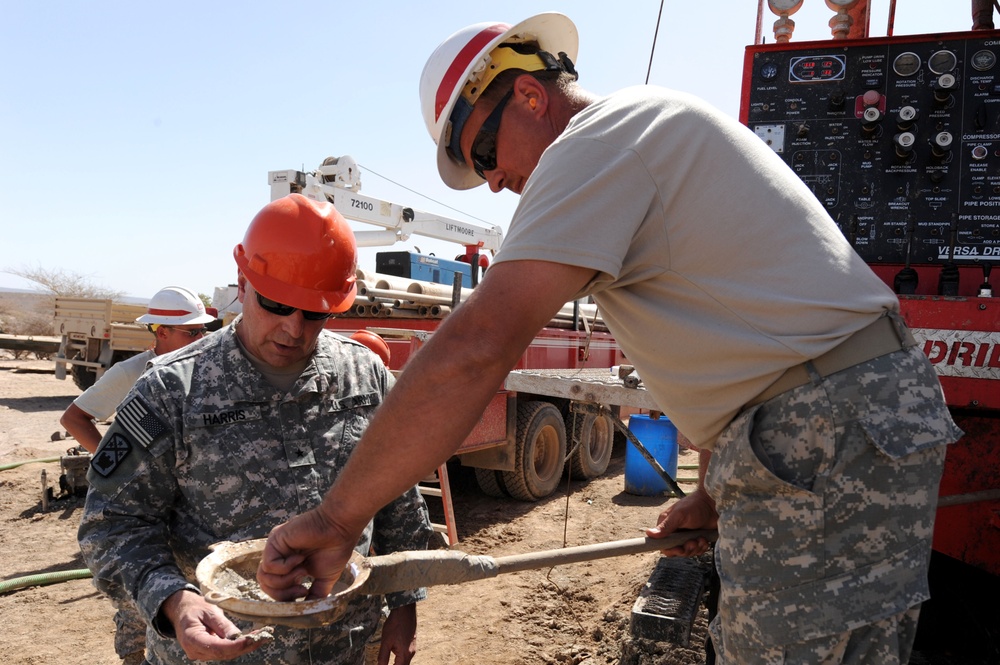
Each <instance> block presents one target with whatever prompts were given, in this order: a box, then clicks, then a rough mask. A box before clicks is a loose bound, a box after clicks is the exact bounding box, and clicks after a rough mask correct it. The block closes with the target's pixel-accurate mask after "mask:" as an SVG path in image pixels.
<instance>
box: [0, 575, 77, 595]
mask: <svg viewBox="0 0 1000 665" xmlns="http://www.w3.org/2000/svg"><path fill="white" fill-rule="evenodd" d="M88 577H91V572H90V571H89V570H87V569H86V568H80V569H78V570H60V571H58V572H55V573H41V574H38V575H27V576H25V577H15V578H14V579H12V580H4V581H3V582H0V596H2V595H3V594H5V593H10V592H11V591H17V590H19V589H24V588H27V587H29V586H42V585H45V584H56V583H58V582H69V581H70V580H83V579H87V578H88Z"/></svg>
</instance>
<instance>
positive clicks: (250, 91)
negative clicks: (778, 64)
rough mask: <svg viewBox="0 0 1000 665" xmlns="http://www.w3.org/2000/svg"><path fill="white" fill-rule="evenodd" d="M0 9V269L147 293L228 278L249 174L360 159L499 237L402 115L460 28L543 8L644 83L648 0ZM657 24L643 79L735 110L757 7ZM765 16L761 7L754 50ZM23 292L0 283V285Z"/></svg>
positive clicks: (252, 182)
mask: <svg viewBox="0 0 1000 665" xmlns="http://www.w3.org/2000/svg"><path fill="white" fill-rule="evenodd" d="M888 5H889V0H872V7H873V15H874V16H873V19H872V27H871V32H872V35H873V36H879V35H884V34H885V31H886V25H887V21H888ZM0 7H2V8H3V14H4V19H3V22H2V24H0V90H2V91H3V92H2V95H0V271H3V270H6V269H8V268H33V267H42V268H45V269H50V270H54V269H63V270H66V271H69V272H72V273H77V274H81V275H85V276H87V277H88V278H89V279H90V280H91V281H92V282H93V283H94V284H97V285H100V286H105V287H108V288H112V289H116V290H121V291H124V292H125V293H126V294H129V295H132V296H137V297H148V296H150V295H152V293H154V292H155V291H156V290H158V289H159V288H161V287H162V286H166V285H169V284H176V285H181V286H185V287H188V288H190V289H193V290H195V291H198V292H202V293H207V294H209V295H211V294H212V291H213V289H214V287H216V286H222V285H225V284H227V283H231V282H233V281H234V280H235V275H236V267H235V263H234V262H233V259H232V249H233V246H234V245H235V244H236V243H237V242H239V241H240V240H241V239H242V237H243V232H244V230H245V228H246V225H247V224H248V222H249V221H250V219H251V218H252V217H253V215H254V214H255V213H256V212H257V210H259V209H260V208H261V207H262V206H263V205H264V204H265V203H267V201H268V199H269V188H268V184H267V172H268V171H270V170H279V169H287V168H305V170H312V169H314V168H315V167H316V166H318V165H319V163H320V162H321V161H322V160H323V159H324V158H325V157H327V156H331V155H335V156H339V155H350V156H352V157H354V159H355V160H357V162H358V163H359V164H360V165H361V168H362V190H361V191H362V193H363V194H366V195H368V196H372V197H376V198H381V199H386V200H389V201H393V202H395V203H400V204H404V205H407V206H410V207H413V208H417V209H420V210H424V211H427V212H433V213H438V214H442V215H446V216H450V217H455V218H461V219H466V220H468V221H475V220H476V219H477V218H478V219H479V220H483V221H485V222H489V223H491V224H499V225H500V226H502V227H503V228H504V229H506V227H507V222H508V220H509V218H510V215H511V213H512V212H513V210H514V206H515V204H516V197H515V196H514V195H512V194H510V193H503V194H491V193H490V192H489V191H488V189H487V188H486V187H481V188H479V189H477V190H474V191H472V192H457V191H453V190H450V189H448V188H447V187H446V186H445V185H444V184H443V183H441V182H440V180H439V178H438V175H437V170H436V168H435V162H434V146H433V143H432V142H431V140H430V138H429V136H428V135H427V132H426V130H425V128H424V125H423V121H422V120H421V116H420V110H419V104H418V100H417V82H418V78H419V75H420V71H421V69H422V68H423V65H424V61H425V60H426V58H427V56H428V55H429V54H430V52H431V51H432V50H433V49H434V48H435V47H436V46H437V44H438V43H440V42H441V41H442V40H443V39H444V38H445V37H447V36H448V35H449V34H451V33H452V32H454V31H456V30H458V29H460V28H462V27H464V26H466V25H468V24H471V23H476V22H480V21H493V20H495V21H505V22H508V23H516V22H518V21H520V20H523V19H524V18H527V17H528V16H531V15H533V14H536V13H538V12H541V11H561V12H563V13H566V14H567V15H569V16H570V18H572V19H573V20H574V21H575V22H576V24H577V27H578V29H579V31H580V39H581V45H580V55H579V57H578V61H577V64H578V65H579V70H580V73H581V78H580V82H581V84H582V85H584V86H585V87H586V88H588V89H589V90H591V91H593V92H596V93H599V94H606V93H610V92H613V91H614V90H616V89H618V88H621V87H624V86H627V85H634V84H641V83H643V82H644V80H645V78H646V71H647V67H648V65H649V58H650V50H651V48H652V44H653V36H654V30H655V27H656V21H657V14H658V12H659V10H660V1H659V0H625V1H624V2H617V3H609V2H607V1H605V0H602V1H597V0H576V1H560V0H550V1H548V2H541V3H540V2H527V1H521V0H510V1H508V2H505V3H502V5H497V6H494V7H492V8H485V9H484V8H483V7H484V5H483V4H482V3H476V2H468V1H467V2H455V1H453V0H437V1H436V2H379V1H377V0H376V1H370V2H367V3H333V2H323V3H292V4H288V3H274V2H261V1H259V0H245V1H242V2H239V3H237V2H214V3H213V2H190V1H188V0H174V1H172V2H163V3H154V2H145V1H142V0H139V1H137V0H121V1H115V2H112V1H109V0H92V1H89V2H84V1H83V0H79V1H75V2H72V1H69V0H56V1H53V2H40V3H36V2H13V0H4V1H3V2H2V3H0ZM715 7H718V9H714V8H715ZM609 8H613V9H611V10H609ZM663 13H664V15H663V19H662V22H661V24H660V33H659V37H658V40H657V44H656V48H655V54H654V58H653V64H652V71H651V75H650V83H654V84H657V85H663V86H667V87H672V88H677V89H680V90H685V91H687V92H691V93H694V94H697V95H699V96H701V97H703V98H705V99H707V100H708V101H710V102H712V103H714V104H715V105H716V106H718V107H719V108H721V109H722V110H723V111H725V112H727V113H729V114H730V115H732V116H734V117H736V116H737V114H738V111H739V100H740V88H741V77H742V63H743V53H744V49H745V47H746V46H747V45H749V44H751V43H752V42H753V39H754V28H755V21H756V14H757V2H756V0H717V2H710V1H707V0H706V1H704V2H691V1H690V0H684V1H680V0H672V1H671V0H668V1H667V2H666V3H665V7H664V10H663ZM831 15H832V14H831V12H830V10H828V9H827V8H826V6H825V3H824V2H823V0H805V2H804V4H803V7H802V9H801V10H800V11H799V12H798V13H797V14H796V15H795V16H794V17H793V18H794V19H795V21H796V24H797V27H796V32H795V38H794V39H795V41H805V40H807V39H827V38H829V28H828V27H827V21H828V20H829V18H830V16H831ZM774 19H775V17H774V16H773V15H772V14H770V13H769V12H767V11H766V9H765V16H764V25H765V30H764V34H765V35H766V36H767V41H769V42H770V41H773V40H772V39H771V32H770V26H771V24H772V23H773V21H774ZM971 23H972V21H971V18H970V10H969V2H967V1H965V0H951V1H949V2H935V1H933V0H901V1H900V2H898V3H897V10H896V17H895V34H896V35H904V34H923V33H930V32H957V31H964V30H968V29H969V28H970V26H971ZM380 176H382V177H380ZM394 183H398V185H397V184H394ZM400 185H401V186H400ZM411 190H412V191H411ZM425 197H426V198H425ZM357 228H359V229H367V230H374V228H375V227H370V226H364V225H359V226H357ZM414 246H417V247H420V248H421V249H422V250H423V251H425V252H427V251H433V252H435V253H437V254H438V255H439V256H447V257H449V258H451V257H452V256H454V255H455V254H457V253H459V252H460V251H461V248H460V247H458V246H457V245H450V244H448V243H436V242H433V241H430V240H427V239H422V238H416V237H415V238H412V239H411V240H410V242H409V243H407V244H402V245H396V246H394V247H393V248H392V249H394V250H403V249H412V248H413V247H414ZM383 249H384V248H383ZM375 251H376V250H375V249H366V250H363V251H362V254H361V264H362V267H367V268H369V269H374V263H375V260H374V253H375ZM379 251H381V250H379ZM30 286H31V285H30V283H28V282H25V281H24V280H22V279H20V278H18V277H15V276H13V275H10V274H7V273H5V272H0V287H9V288H30Z"/></svg>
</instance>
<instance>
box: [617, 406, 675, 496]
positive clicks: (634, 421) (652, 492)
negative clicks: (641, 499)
mask: <svg viewBox="0 0 1000 665" xmlns="http://www.w3.org/2000/svg"><path fill="white" fill-rule="evenodd" d="M628 428H629V431H631V432H632V434H634V435H635V438H637V439H639V442H640V443H641V444H642V446H643V448H645V449H646V450H647V451H649V454H650V455H652V456H653V459H655V460H656V461H657V462H659V463H660V466H662V467H663V469H664V470H665V471H666V472H667V473H669V474H670V477H671V478H674V479H676V478H677V428H676V427H675V426H674V424H673V423H672V422H670V419H669V418H667V417H666V416H660V417H659V418H657V419H654V418H650V417H649V416H648V415H645V414H637V415H633V416H630V417H629V419H628ZM625 491H626V492H627V493H629V494H635V495H638V496H658V495H660V494H664V493H667V492H670V488H669V487H667V483H666V481H665V480H663V478H661V477H660V474H659V473H657V472H656V469H654V468H653V467H652V465H650V463H649V462H647V461H646V458H645V457H643V456H642V453H640V452H639V451H638V449H636V447H635V445H634V444H633V443H632V442H631V441H630V442H628V443H627V444H626V446H625Z"/></svg>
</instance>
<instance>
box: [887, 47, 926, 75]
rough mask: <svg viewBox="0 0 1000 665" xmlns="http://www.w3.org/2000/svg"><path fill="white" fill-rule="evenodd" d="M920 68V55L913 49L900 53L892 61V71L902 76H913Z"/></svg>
mask: <svg viewBox="0 0 1000 665" xmlns="http://www.w3.org/2000/svg"><path fill="white" fill-rule="evenodd" d="M919 70H920V56H919V55H917V54H916V53H913V52H912V51H907V52H906V53H900V54H899V55H897V56H896V59H895V60H893V61H892V71H894V72H896V73H897V74H899V75H900V76H913V75H914V74H916V73H917V72H918V71H919Z"/></svg>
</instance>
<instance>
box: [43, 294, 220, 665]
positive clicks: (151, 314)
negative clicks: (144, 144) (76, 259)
mask: <svg viewBox="0 0 1000 665" xmlns="http://www.w3.org/2000/svg"><path fill="white" fill-rule="evenodd" d="M135 321H136V323H143V324H145V325H146V326H147V327H148V328H149V331H150V332H151V333H153V335H154V338H155V341H154V342H153V346H152V348H150V349H147V350H146V351H143V352H142V353H138V354H136V355H134V356H132V357H131V358H127V359H125V360H122V361H120V362H117V363H115V364H114V365H112V366H111V368H110V369H108V371H106V372H104V374H102V375H101V378H99V379H98V380H97V382H96V383H95V384H94V385H92V386H91V387H89V388H87V390H85V391H84V392H83V393H82V394H81V395H80V396H79V397H77V398H76V399H75V400H73V403H72V404H70V405H69V407H67V408H66V411H65V412H64V413H63V414H62V416H61V417H60V418H59V424H60V425H62V426H63V427H64V428H65V429H66V431H67V432H68V433H69V435H70V436H72V437H73V438H74V439H76V441H77V443H79V444H80V446H82V447H83V448H84V449H85V450H86V451H87V452H89V453H91V454H93V453H94V452H95V451H96V450H97V444H99V443H100V442H101V433H100V432H99V431H98V429H97V426H96V425H95V424H94V421H95V420H98V421H104V420H107V419H108V418H109V417H111V414H112V413H114V412H115V409H116V408H117V407H118V405H119V404H121V402H122V400H123V399H125V395H127V394H128V391H129V390H131V389H132V386H133V384H135V382H136V379H138V378H139V376H141V375H142V373H143V371H145V369H146V365H147V363H149V362H152V361H153V360H155V359H156V358H158V357H160V356H162V355H164V354H166V353H170V352H171V351H176V350H177V349H180V348H183V347H184V346H187V345H188V344H190V343H191V342H193V341H195V340H196V339H200V338H201V337H202V336H203V335H204V334H205V333H206V332H207V328H206V325H207V324H209V323H211V322H213V321H215V317H214V316H212V315H211V314H208V313H207V312H206V311H205V305H204V304H203V303H202V302H201V299H200V298H199V297H198V296H196V295H195V294H194V293H192V292H191V291H189V290H188V289H185V288H183V287H180V286H167V287H165V288H162V289H160V290H159V291H157V292H156V294H155V295H153V297H152V298H151V299H150V301H149V306H148V307H147V309H146V313H145V314H143V315H142V316H140V317H139V318H137V319H136V320H135ZM111 600H112V602H114V604H115V607H116V608H117V609H118V611H117V612H115V652H116V653H117V654H118V656H119V657H120V658H121V659H122V662H123V663H124V664H125V665H139V663H142V662H143V659H144V657H145V655H144V653H145V648H146V623H145V622H144V621H143V620H142V617H141V616H139V611H138V610H137V609H136V607H135V605H134V604H133V603H132V601H131V599H129V598H128V596H126V595H124V594H120V595H119V596H118V597H112V598H111Z"/></svg>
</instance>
